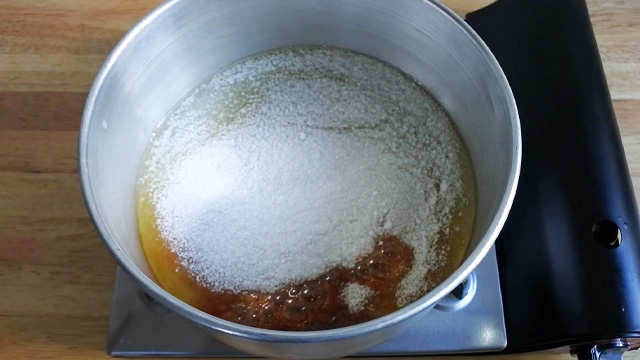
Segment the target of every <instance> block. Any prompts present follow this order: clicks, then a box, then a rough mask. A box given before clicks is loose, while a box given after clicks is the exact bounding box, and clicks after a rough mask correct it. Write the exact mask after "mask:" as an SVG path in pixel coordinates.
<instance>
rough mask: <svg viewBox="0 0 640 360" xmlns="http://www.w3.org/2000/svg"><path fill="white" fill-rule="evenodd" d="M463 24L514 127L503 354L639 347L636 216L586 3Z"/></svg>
mask: <svg viewBox="0 0 640 360" xmlns="http://www.w3.org/2000/svg"><path fill="white" fill-rule="evenodd" d="M467 21H468V23H469V24H470V25H471V26H472V27H473V28H474V29H475V30H476V31H477V32H478V33H479V35H480V36H481V37H482V38H483V39H484V41H485V42H486V43H487V45H488V46H489V48H491V50H492V51H493V53H494V54H495V56H496V58H497V59H498V61H499V63H500V65H501V66H502V68H503V69H504V71H505V74H506V75H507V78H508V80H509V83H510V85H511V87H512V89H513V92H514V96H515V98H516V102H517V105H518V111H519V114H520V119H521V124H522V136H523V160H522V172H521V176H520V183H519V186H518V191H517V194H516V197H515V201H514V204H513V208H512V210H511V212H510V214H509V218H508V220H507V223H506V224H505V226H504V229H503V231H502V233H501V235H500V237H499V239H498V241H497V243H496V250H497V252H498V259H499V266H500V277H501V287H502V294H503V302H504V311H505V321H506V329H507V344H508V345H507V350H508V351H528V350H536V349H543V348H550V347H556V346H563V345H569V344H578V343H583V342H588V341H595V340H600V339H611V338H625V337H631V336H640V226H639V221H638V209H637V205H636V200H635V197H634V193H633V187H632V184H631V179H630V176H629V170H628V168H627V163H626V160H625V156H624V151H623V148H622V144H621V141H620V135H619V132H618V127H617V123H616V119H615V115H614V112H613V107H612V103H611V98H610V96H609V91H608V88H607V83H606V79H605V77H604V72H603V69H602V64H601V61H600V57H599V53H598V49H597V46H596V42H595V37H594V34H593V30H592V28H591V23H590V21H589V13H588V11H587V7H586V4H585V2H584V0H562V1H558V0H535V1H532V0H500V1H498V2H496V3H494V4H492V5H490V6H489V7H487V8H485V9H482V10H479V11H477V12H475V13H471V14H469V15H468V16H467Z"/></svg>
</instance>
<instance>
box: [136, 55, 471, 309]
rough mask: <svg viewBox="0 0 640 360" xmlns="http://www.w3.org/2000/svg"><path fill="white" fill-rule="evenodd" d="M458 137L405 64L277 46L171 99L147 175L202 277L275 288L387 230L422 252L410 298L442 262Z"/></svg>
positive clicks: (183, 253)
mask: <svg viewBox="0 0 640 360" xmlns="http://www.w3.org/2000/svg"><path fill="white" fill-rule="evenodd" d="M461 146H462V145H461V143H460V139H459V138H458V135H457V133H456V131H455V129H454V127H453V126H452V124H451V122H450V120H449V118H448V116H447V115H446V113H445V111H444V110H443V109H442V107H441V106H440V105H439V104H437V102H436V101H435V100H434V99H433V98H431V97H430V96H429V95H428V94H427V93H426V92H425V91H424V89H422V88H421V87H420V85H419V84H417V83H416V82H415V81H413V80H412V79H410V78H409V77H407V76H406V75H404V74H403V73H401V72H400V71H398V70H397V69H395V68H393V67H391V66H389V65H387V64H385V63H383V62H380V61H378V60H375V59H372V58H370V57H367V56H364V55H360V54H356V53H353V52H348V51H344V50H338V49H324V48H306V49H305V48H298V49H281V50H277V51H273V52H270V53H265V54H262V55H259V56H256V57H253V58H250V59H247V60H244V61H241V62H239V63H237V64H235V65H233V66H231V67H229V68H227V69H226V70H223V71H221V72H219V73H218V74H216V75H214V76H213V77H212V78H211V79H210V80H209V81H208V82H206V83H205V84H203V85H202V86H200V87H199V88H198V89H197V90H196V91H194V92H193V93H191V94H190V95H189V96H188V97H187V98H186V99H185V100H184V101H183V102H182V103H180V104H179V105H178V106H177V107H176V108H175V109H174V110H173V111H172V112H170V113H169V115H168V116H167V118H166V119H165V120H164V122H163V125H162V126H161V127H160V128H159V129H158V131H157V132H156V134H155V135H154V138H153V140H152V144H151V147H150V149H149V154H148V156H147V158H146V162H145V164H144V166H146V167H147V169H148V171H146V173H145V174H146V175H145V176H144V177H143V178H142V179H141V184H140V186H141V188H142V189H146V191H148V192H149V194H150V196H151V199H152V202H153V204H154V206H155V215H156V217H157V223H158V227H159V229H160V232H161V235H162V237H163V238H165V239H166V241H167V243H168V245H169V246H170V247H171V250H172V251H174V252H175V253H176V254H178V257H179V259H180V261H181V263H182V265H183V266H184V267H185V268H186V269H188V270H189V271H190V272H191V274H192V275H193V276H194V277H195V279H196V280H197V281H198V282H199V283H200V284H202V285H205V286H209V287H211V288H213V289H218V290H230V291H234V292H237V291H244V290H253V291H267V292H270V291H275V290H276V289H278V288H280V287H282V286H285V285H288V284H291V283H299V282H302V281H304V280H307V279H312V278H314V277H316V276H318V275H320V274H322V273H324V272H326V271H327V270H328V269H331V268H333V267H336V266H344V267H351V266H353V265H354V264H355V262H356V261H357V260H358V258H359V257H361V256H362V255H363V254H366V253H367V252H370V251H371V250H372V249H373V246H374V238H375V237H376V236H377V235H380V234H383V233H386V234H393V235H396V236H399V237H400V238H402V239H403V240H404V241H406V242H407V243H408V244H409V245H410V246H411V248H412V249H413V252H414V258H415V261H414V265H413V268H412V269H411V270H410V271H409V274H408V275H407V276H406V278H405V279H404V280H403V282H402V283H401V284H400V286H399V288H398V292H397V297H398V299H399V302H402V301H403V300H402V299H407V298H409V297H412V296H416V295H420V293H421V292H423V291H424V289H425V288H426V286H427V284H425V280H424V278H425V274H426V273H427V272H428V271H429V270H431V269H434V268H435V267H437V266H439V264H440V263H441V262H442V256H441V254H440V251H438V250H437V249H436V248H435V246H434V242H435V239H436V237H437V236H438V234H439V233H440V232H441V231H446V229H447V226H448V224H449V222H450V220H451V215H452V211H454V207H455V203H456V201H459V200H460V198H461V196H462V182H461V176H462V174H461V168H460V165H459V161H458V156H459V152H460V151H461ZM354 293H359V294H362V293H363V292H354ZM355 303H357V301H355Z"/></svg>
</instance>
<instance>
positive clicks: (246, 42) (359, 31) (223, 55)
mask: <svg viewBox="0 0 640 360" xmlns="http://www.w3.org/2000/svg"><path fill="white" fill-rule="evenodd" d="M293 45H327V46H335V47H342V48H346V49H351V50H355V51H359V52H362V53H365V54H368V55H371V56H374V57H377V58H379V59H381V60H384V61H386V62H389V63H391V64H392V65H395V66H397V67H399V68H400V69H402V70H403V71H405V72H407V73H408V74H410V75H411V76H413V77H414V78H415V79H416V80H418V81H419V82H420V83H422V84H423V85H424V86H425V87H426V88H427V89H428V90H429V91H430V92H431V93H432V94H433V95H434V96H435V97H436V98H437V99H438V100H439V101H440V102H441V103H442V105H443V106H444V107H445V109H447V111H448V112H449V113H450V115H451V117H452V118H453V119H454V121H455V122H456V125H457V126H458V129H459V130H460V133H461V135H462V137H463V139H464V141H465V142H466V144H467V147H468V148H469V151H470V153H471V158H472V161H473V165H474V168H475V173H476V185H477V193H478V199H477V205H478V212H477V219H476V224H475V230H474V233H473V235H472V238H471V246H470V251H469V253H468V254H467V256H466V258H465V260H464V262H463V264H462V265H461V266H460V268H459V269H458V270H457V271H456V272H454V274H452V275H451V276H450V277H449V278H448V279H447V280H446V281H444V282H443V283H442V284H441V285H440V286H438V287H437V288H436V289H434V290H433V291H432V292H430V293H429V294H427V295H425V296H424V297H423V298H421V299H419V300H418V301H416V302H414V303H412V304H410V305H408V306H406V307H405V308H403V309H401V310H399V311H397V312H394V313H392V314H390V315H387V316H385V317H382V318H380V319H376V320H374V321H370V322H367V323H363V324H359V325H355V326H351V327H346V328H342V329H335V330H327V331H315V332H285V331H272V330H262V329H256V328H250V327H246V326H241V325H237V324H234V323H230V322H227V321H223V320H220V319H218V318H215V317H212V316H210V315H208V314H205V313H203V312H201V311H198V310H196V309H194V308H192V307H190V306H188V305H186V304H185V303H183V302H181V301H179V300H178V299H176V298H175V297H173V296H171V295H170V294H168V293H167V292H165V291H164V290H163V289H162V288H160V287H159V286H158V285H157V284H156V283H155V282H154V281H153V278H152V276H151V273H150V271H149V269H148V266H147V264H146V261H145V259H144V256H143V254H142V251H141V249H140V245H139V240H138V237H137V229H136V223H135V211H134V210H135V183H136V175H137V171H138V166H139V162H140V160H141V157H142V154H143V151H144V149H145V147H146V145H147V142H148V140H149V139H150V137H151V133H152V131H153V130H154V129H155V127H156V126H157V124H158V121H159V120H160V119H161V118H162V117H163V115H164V114H165V113H166V112H167V111H168V110H169V109H170V108H171V107H172V106H173V105H175V104H176V102H177V101H178V100H179V99H180V98H182V97H183V96H184V95H185V94H187V93H188V92H189V90H191V89H193V88H194V87H195V86H197V85H198V84H199V83H201V82H202V81H203V80H204V79H206V78H207V77H208V76H210V75H211V74H213V73H214V72H216V71H217V70H219V69H221V68H222V67H224V66H226V65H228V64H230V63H232V62H234V61H237V60H239V59H242V58H244V57H246V56H248V55H252V54H256V53H258V52H261V51H265V50H269V49H273V48H278V47H283V46H293ZM521 151H522V150H521V139H520V125H519V121H518V115H517V111H516V106H515V102H514V99H513V96H512V94H511V90H510V89H509V86H508V84H507V81H506V79H505V77H504V74H503V73H502V70H501V69H500V67H499V66H498V63H497V62H496V61H495V59H494V57H493V56H492V54H491V53H490V52H489V50H488V49H487V48H486V46H485V45H484V43H483V42H482V40H481V39H480V38H479V37H478V36H477V35H476V34H475V33H474V32H473V31H472V30H471V29H470V28H469V27H468V25H466V24H465V23H464V21H462V20H461V19H460V18H459V17H457V16H456V15H455V14H453V13H452V12H451V11H449V10H447V9H445V8H444V7H443V6H442V5H440V4H439V3H437V2H436V1H423V0H403V1H387V0H316V1H298V0H263V1H253V0H237V1H224V0H175V1H170V2H168V3H165V4H164V5H162V6H160V7H159V8H158V9H156V10H155V11H154V12H152V13H151V14H150V15H149V16H147V17H146V18H145V19H143V20H142V21H141V22H140V23H139V24H138V25H137V26H136V27H134V28H133V29H132V30H131V31H130V32H129V33H128V34H127V36H126V37H125V38H124V39H123V40H122V41H121V42H120V44H119V45H118V46H117V47H116V49H114V51H113V52H112V54H111V55H110V57H109V58H108V59H107V61H106V63H105V64H104V66H103V68H102V70H101V71H100V73H99V74H98V77H97V78H96V80H95V82H94V86H93V87H92V89H91V92H90V94H89V98H88V100H87V104H86V108H85V112H84V115H83V121H82V127H81V131H80V143H79V156H78V157H79V168H80V175H81V183H82V188H83V193H84V196H85V200H86V204H87V207H88V209H89V212H90V214H91V216H92V219H93V221H94V223H95V225H96V227H97V229H98V231H99V232H100V234H101V235H102V237H103V239H104V242H105V244H106V246H107V247H108V249H109V250H110V251H111V252H112V254H113V256H114V258H115V259H116V260H117V261H118V263H119V264H120V266H121V267H122V268H123V269H124V270H125V271H126V272H127V273H128V274H129V275H130V276H131V277H132V278H133V279H135V281H136V282H137V283H138V284H140V286H141V287H143V288H144V289H145V291H147V292H148V293H149V294H151V295H152V296H153V297H154V298H156V299H157V300H158V301H160V302H161V303H162V304H163V305H164V306H166V307H168V308H170V309H171V310H172V311H175V312H176V313H179V314H181V315H182V316H184V317H186V318H187V319H190V320H192V321H194V322H196V323H198V324H200V325H201V326H203V327H204V328H206V329H208V330H209V331H210V332H211V334H212V335H213V336H215V337H217V338H218V339H219V340H221V341H223V342H226V343H228V344H230V345H232V346H235V347H237V348H240V349H242V350H245V351H247V352H251V353H254V354H258V355H265V356H278V357H287V358H304V357H306V358H309V357H316V358H327V357H336V356H343V355H347V354H351V353H355V352H358V351H361V350H363V349H365V348H368V347H371V346H373V345H376V344H379V343H381V342H383V341H384V340H386V339H389V338H391V337H393V336H394V335H396V334H398V333H399V332H400V331H402V330H404V329H406V328H408V327H410V326H411V325H412V324H413V323H414V322H415V321H416V320H418V319H419V316H418V315H422V314H423V313H424V311H426V310H429V309H431V308H432V307H433V306H434V305H435V303H436V302H437V301H438V300H439V299H440V298H442V297H443V296H445V295H446V294H448V293H449V292H451V290H453V289H454V288H455V287H456V286H457V285H458V284H459V283H460V282H462V281H463V280H464V279H465V278H466V277H467V275H468V274H469V273H470V272H471V271H472V270H473V269H474V268H475V267H476V266H477V265H478V264H479V262H480V261H481V260H482V258H483V257H484V256H485V254H486V253H487V252H488V251H489V249H490V248H491V246H492V244H493V242H494V241H495V238H496V237H497V235H498V232H499V231H500V229H501V228H502V225H503V224H504V221H505V219H506V217H507V214H508V211H509V209H510V207H511V204H512V201H513V197H514V193H515V188H516V184H517V179H518V175H519V171H520V159H521Z"/></svg>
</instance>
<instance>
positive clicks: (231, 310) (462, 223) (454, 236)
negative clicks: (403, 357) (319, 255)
mask: <svg viewBox="0 0 640 360" xmlns="http://www.w3.org/2000/svg"><path fill="white" fill-rule="evenodd" d="M461 149H463V150H462V151H461V152H460V154H459V155H460V156H459V159H460V165H461V167H462V169H463V184H464V186H463V188H464V196H463V198H462V199H461V200H459V201H458V203H457V204H456V205H457V206H456V210H457V211H455V212H454V216H453V217H452V219H451V220H452V221H451V223H450V224H449V226H448V231H445V230H443V231H442V232H441V233H440V235H439V237H438V239H437V240H436V241H437V243H436V248H437V249H438V251H441V254H442V256H441V258H442V260H441V261H440V264H439V265H440V266H438V267H437V268H435V269H434V270H433V271H431V272H429V273H428V274H427V276H426V277H425V282H427V283H428V284H430V287H429V288H428V289H427V291H428V290H430V289H432V288H433V287H435V286H436V285H438V284H439V283H441V282H442V281H444V280H445V279H446V278H447V277H448V276H449V275H450V274H451V273H452V272H453V271H454V270H455V269H456V268H457V267H458V266H459V265H460V263H461V262H462V259H463V257H464V255H465V253H466V251H467V247H468V243H469V238H470V235H471V231H472V228H473V222H474V218H475V191H474V190H475V182H474V177H473V170H472V167H471V163H470V161H469V157H468V156H467V154H466V152H465V150H464V147H463V146H462V147H461ZM143 170H144V169H143ZM150 198H151V194H150V192H149V189H147V188H146V187H145V186H144V184H141V185H140V188H139V189H138V206H137V215H138V229H139V235H140V239H141V244H142V248H143V251H144V253H145V256H146V258H147V261H148V263H149V266H150V268H151V271H152V272H153V275H154V276H155V278H156V280H157V282H158V283H159V284H160V286H162V287H163V288H164V289H165V290H167V291H168V292H169V293H171V294H173V295H174V296H176V297H177V298H179V299H181V300H182V301H184V302H186V303H188V304H190V305H191V306H193V307H195V308H198V309H200V310H202V311H204V312H207V313H209V314H211V315H214V316H217V317H219V318H222V319H225V320H229V321H233V322H236V323H240V324H244V325H248V326H255V327H261V328H266V329H276V330H296V331H303V330H306V331H308V330H322V329H332V328H338V327H343V326H348V325H353V324H358V323H361V322H365V321H368V320H372V319H375V318H378V317H381V316H384V315H387V314H389V313H391V312H393V311H395V310H398V309H399V308H400V306H399V305H398V301H397V298H396V291H397V288H398V284H399V283H400V282H401V281H402V279H403V277H404V276H405V275H406V274H407V272H408V271H409V269H410V268H411V266H412V265H413V261H414V256H413V253H412V250H411V248H410V247H409V246H408V245H407V244H406V243H405V242H404V241H403V240H402V239H400V238H398V237H397V236H394V235H393V234H380V235H379V236H378V237H377V238H376V239H375V241H376V245H375V247H374V249H373V251H372V252H371V253H369V254H366V255H364V256H362V257H361V258H360V259H359V260H358V262H357V264H356V265H355V266H354V267H353V268H342V267H337V268H333V269H330V270H329V271H327V272H326V273H324V274H322V275H320V276H318V277H316V278H314V279H311V280H308V281H305V282H303V283H299V284H290V285H288V286H285V287H283V288H281V289H279V290H277V291H275V292H272V293H264V292H258V291H254V292H249V291H245V292H240V293H232V292H229V291H216V290H213V289H210V288H208V287H205V286H202V285H199V284H198V283H197V282H196V281H195V280H194V278H193V276H192V275H191V274H190V273H189V272H188V271H187V270H186V269H185V268H184V267H183V266H182V265H181V263H180V259H179V258H178V256H177V255H176V254H175V252H173V251H172V250H171V249H170V247H169V245H168V244H167V242H166V240H165V239H163V238H162V236H161V234H160V231H159V229H158V227H157V219H156V217H155V208H154V205H153V203H152V201H151V200H150ZM352 282H356V283H359V284H362V285H366V286H368V287H369V288H370V289H371V290H372V291H373V295H372V296H369V297H368V300H367V303H366V305H365V306H364V310H362V311H360V312H357V313H352V312H350V311H349V308H348V306H347V304H346V303H345V302H344V300H343V299H342V298H341V293H342V290H343V289H344V288H345V286H346V285H347V284H349V283H352ZM421 295H424V294H421ZM417 298H418V297H416V299H417ZM412 300H415V299H412Z"/></svg>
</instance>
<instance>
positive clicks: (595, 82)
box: [108, 0, 640, 359]
mask: <svg viewBox="0 0 640 360" xmlns="http://www.w3.org/2000/svg"><path fill="white" fill-rule="evenodd" d="M467 22H468V23H469V24H470V25H471V26H472V27H473V28H474V29H475V30H476V32H477V33H478V34H479V35H480V36H481V37H482V38H483V39H484V41H485V42H486V43H487V45H488V46H489V48H490V49H491V50H492V51H493V53H494V55H495V56H496V58H497V59H498V61H499V63H500V65H501V66H502V68H503V70H504V72H505V74H506V76H507V79H508V80H509V83H510V85H511V88H512V89H513V92H514V96H515V98H516V102H517V105H518V110H519V114H520V120H521V125H522V137H523V159H522V172H521V177H520V183H519V186H518V191H517V194H516V197H515V201H514V205H513V208H512V210H511V212H510V214H509V218H508V220H507V223H506V225H505V227H504V229H503V230H502V233H501V234H500V237H499V238H498V241H497V242H496V245H495V249H494V250H492V251H491V252H490V253H489V254H488V256H487V257H486V258H485V259H484V261H483V262H482V263H481V264H480V266H479V267H478V268H477V269H476V270H475V271H474V273H473V274H472V275H471V276H470V277H469V278H468V279H467V281H466V282H465V283H464V284H463V285H461V286H460V287H459V288H458V289H456V291H454V292H453V293H452V294H450V295H448V296H447V297H446V298H445V299H444V300H443V301H442V302H440V303H439V305H438V306H437V307H436V309H435V310H433V311H431V312H429V313H427V314H426V315H425V316H424V318H423V320H421V322H420V323H418V324H417V325H415V326H414V327H413V328H411V329H409V330H408V331H407V332H406V333H403V334H402V335H401V336H399V337H397V338H394V339H391V340H389V341H387V342H386V343H383V344H381V345H379V346H377V347H375V348H372V349H370V350H368V351H366V352H364V353H362V354H361V355H420V354H437V353H469V352H473V353H475V352H521V351H533V350H541V349H548V348H556V347H567V351H571V352H573V353H576V354H578V356H579V357H580V358H585V359H586V358H594V359H598V358H600V357H603V358H604V357H610V356H616V357H620V356H621V354H622V353H623V352H624V351H626V350H628V349H629V348H635V347H637V346H640V223H639V221H638V210H637V205H636V201H635V197H634V194H633V187H632V184H631V179H630V176H629V170H628V168H627V163H626V160H625V157H624V152H623V148H622V144H621V141H620V135H619V132H618V128H617V124H616V119H615V115H614V112H613V107H612V104H611V99H610V96H609V91H608V88H607V83H606V79H605V77H604V72H603V70H602V64H601V62H600V57H599V54H598V49H597V46H596V42H595V38H594V35H593V30H592V28H591V23H590V21H589V14H588V11H587V7H586V5H585V2H584V0H562V1H558V0H536V1H530V0H499V1H497V2H496V3H494V4H492V5H490V6H489V7H487V8H484V9H482V10H479V11H476V12H474V13H471V14H468V15H467ZM108 352H109V353H110V354H111V355H114V356H152V355H155V356H159V355H160V356H161V355H165V356H211V357H218V356H225V357H226V356H245V354H243V353H241V352H240V351H238V350H235V349H233V348H230V347H228V346H226V345H224V344H222V343H219V342H217V341H216V340H215V339H213V338H212V337H211V336H210V335H208V334H206V333H205V332H204V331H203V330H201V329H200V328H199V327H197V326H196V325H195V324H193V323H191V322H189V321H187V320H185V319H184V318H182V317H179V316H178V315H176V314H173V313H171V312H169V311H168V310H167V309H165V308H164V307H162V305H160V304H158V303H156V302H154V301H153V300H152V299H151V298H150V297H148V296H147V295H146V294H144V292H142V291H141V290H140V289H138V288H137V287H136V285H135V284H134V283H133V281H132V280H130V279H129V278H128V277H127V275H125V274H124V272H122V271H121V270H119V271H118V274H117V278H116V286H115V292H114V301H113V305H112V313H111V320H110V326H109V334H108Z"/></svg>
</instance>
